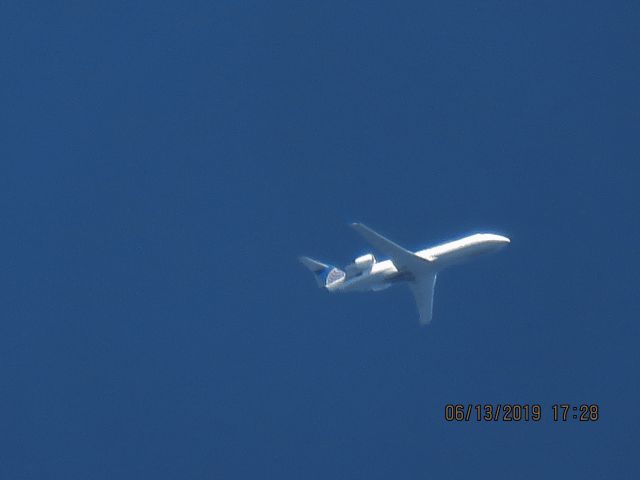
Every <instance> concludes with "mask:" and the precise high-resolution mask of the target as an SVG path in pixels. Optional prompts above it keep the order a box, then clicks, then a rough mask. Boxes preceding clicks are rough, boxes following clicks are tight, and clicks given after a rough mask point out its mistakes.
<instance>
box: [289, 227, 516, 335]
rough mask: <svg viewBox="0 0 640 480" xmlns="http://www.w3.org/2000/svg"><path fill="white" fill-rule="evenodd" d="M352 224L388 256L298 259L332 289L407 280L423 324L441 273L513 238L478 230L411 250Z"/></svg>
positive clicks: (361, 288) (368, 287) (365, 288)
mask: <svg viewBox="0 0 640 480" xmlns="http://www.w3.org/2000/svg"><path fill="white" fill-rule="evenodd" d="M351 227H352V228H353V229H354V230H355V231H356V232H358V233H359V234H360V235H361V236H362V237H363V238H364V239H365V240H366V241H367V242H369V244H371V245H372V246H373V247H374V248H375V249H376V250H378V251H380V252H381V253H382V254H384V255H386V256H387V257H389V260H384V261H381V262H379V261H377V260H376V257H375V256H374V255H373V254H372V253H367V254H366V255H362V256H360V257H358V258H356V259H355V260H354V261H353V263H351V264H349V265H347V266H346V267H345V268H344V270H342V269H339V268H337V267H334V266H333V265H326V264H324V263H322V262H319V261H317V260H314V259H312V258H309V257H299V260H300V261H301V262H302V264H303V265H304V266H305V267H307V268H308V269H309V270H310V271H311V272H312V273H313V274H314V275H315V277H316V281H317V283H318V286H319V287H321V288H325V289H326V290H328V291H329V292H353V291H359V292H363V291H379V290H384V289H385V288H388V287H390V286H391V285H394V284H396V283H406V284H408V285H409V288H410V289H411V292H412V293H413V296H414V297H415V300H416V304H417V306H418V313H419V316H420V324H422V325H428V324H429V323H431V319H432V316H433V292H434V288H435V285H436V277H437V276H438V273H440V272H441V271H442V270H443V269H445V268H448V267H450V266H452V265H456V264H459V263H462V262H464V261H466V260H469V259H471V258H473V257H476V256H478V255H483V254H486V253H492V252H495V251H498V250H500V249H502V248H503V247H505V246H506V245H508V244H509V243H510V242H511V241H510V240H509V239H508V238H507V237H503V236H502V235H496V234H493V233H476V234H475V235H470V236H468V237H464V238H460V239H459V240H454V241H452V242H447V243H443V244H442V245H437V246H435V247H431V248H427V249H425V250H420V251H417V252H411V251H409V250H407V249H405V248H403V247H401V246H400V245H398V244H397V243H395V242H392V241H391V240H389V239H388V238H385V237H383V236H382V235H380V234H379V233H376V232H374V231H373V230H372V229H370V228H369V227H367V226H366V225H363V224H362V223H352V224H351Z"/></svg>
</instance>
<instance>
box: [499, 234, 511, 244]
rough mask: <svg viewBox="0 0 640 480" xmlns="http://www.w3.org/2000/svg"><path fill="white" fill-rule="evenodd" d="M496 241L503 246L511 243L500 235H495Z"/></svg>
mask: <svg viewBox="0 0 640 480" xmlns="http://www.w3.org/2000/svg"><path fill="white" fill-rule="evenodd" d="M496 240H497V241H498V242H500V243H504V244H508V243H511V240H509V239H508V238H507V237H503V236H502V235H496Z"/></svg>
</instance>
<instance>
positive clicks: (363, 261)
mask: <svg viewBox="0 0 640 480" xmlns="http://www.w3.org/2000/svg"><path fill="white" fill-rule="evenodd" d="M375 263H376V257H374V256H373V254H371V253H367V254H366V255H362V256H361V257H358V258H356V259H355V260H354V261H353V264H354V265H355V266H356V268H357V269H358V270H361V271H367V270H371V267H373V265H374V264H375Z"/></svg>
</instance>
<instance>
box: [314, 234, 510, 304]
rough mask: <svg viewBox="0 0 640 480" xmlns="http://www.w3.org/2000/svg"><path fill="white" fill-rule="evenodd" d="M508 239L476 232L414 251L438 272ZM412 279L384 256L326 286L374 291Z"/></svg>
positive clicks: (334, 290)
mask: <svg viewBox="0 0 640 480" xmlns="http://www.w3.org/2000/svg"><path fill="white" fill-rule="evenodd" d="M508 243H509V239H508V238H507V237H503V236H502V235H495V234H492V233H477V234H475V235H470V236H468V237H464V238H460V239H458V240H453V241H451V242H447V243H443V244H441V245H437V246H435V247H431V248H427V249H424V250H420V251H417V252H415V255H417V256H418V257H421V258H424V259H425V260H428V261H429V266H428V268H429V269H430V270H431V271H432V272H433V273H437V272H439V271H440V270H442V269H444V268H447V267H450V266H452V265H456V264H459V263H463V262H465V261H467V260H470V259H472V258H474V257H477V256H480V255H484V254H487V253H492V252H495V251H498V250H500V249H501V248H503V247H504V246H505V245H507V244H508ZM412 280H414V279H413V278H412V276H411V274H410V273H408V272H399V271H398V268H396V266H395V265H394V263H393V262H392V261H391V260H384V261H381V262H376V263H374V264H373V265H372V266H371V268H370V270H366V271H363V272H362V273H360V274H359V275H356V276H353V277H351V278H347V279H345V280H344V281H343V282H336V283H335V284H332V285H327V287H326V288H327V290H329V291H331V292H353V291H372V290H373V291H376V290H383V289H385V288H388V287H390V286H391V285H393V284H394V283H397V282H401V281H412Z"/></svg>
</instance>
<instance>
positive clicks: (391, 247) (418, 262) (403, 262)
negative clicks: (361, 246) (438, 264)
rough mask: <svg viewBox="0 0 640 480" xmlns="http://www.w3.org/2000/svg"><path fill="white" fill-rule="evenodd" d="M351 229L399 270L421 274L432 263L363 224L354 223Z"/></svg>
mask: <svg viewBox="0 0 640 480" xmlns="http://www.w3.org/2000/svg"><path fill="white" fill-rule="evenodd" d="M351 228H353V229H354V230H355V231H356V232H358V233H359V234H360V235H362V237H363V238H364V239H365V240H366V241H367V242H369V243H370V244H371V245H373V247H374V248H376V249H378V250H379V251H381V252H382V253H384V254H385V255H387V256H388V257H389V258H390V259H391V261H392V262H393V264H394V265H395V266H396V268H397V269H398V270H404V271H409V272H411V273H414V274H415V273H416V271H419V272H421V271H423V270H425V267H426V268H428V267H429V265H430V263H431V262H430V261H429V260H426V259H424V258H422V257H419V256H417V255H415V254H414V253H412V252H410V251H409V250H407V249H406V248H403V247H401V246H400V245H398V244H397V243H395V242H392V241H391V240H389V239H388V238H385V237H383V236H382V235H380V234H379V233H376V232H374V231H373V230H371V229H370V228H369V227H367V226H366V225H363V224H362V223H352V224H351Z"/></svg>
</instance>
